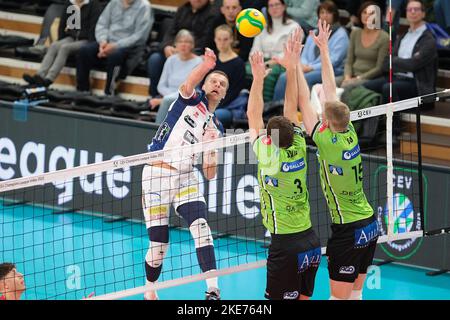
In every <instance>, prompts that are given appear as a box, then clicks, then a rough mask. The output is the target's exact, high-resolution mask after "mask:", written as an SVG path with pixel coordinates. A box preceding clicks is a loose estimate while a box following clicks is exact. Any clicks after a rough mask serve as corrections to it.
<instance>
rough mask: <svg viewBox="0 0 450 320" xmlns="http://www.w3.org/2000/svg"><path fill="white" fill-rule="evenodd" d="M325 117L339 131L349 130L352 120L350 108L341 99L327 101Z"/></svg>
mask: <svg viewBox="0 0 450 320" xmlns="http://www.w3.org/2000/svg"><path fill="white" fill-rule="evenodd" d="M324 112H325V117H326V119H327V120H328V122H329V123H331V126H332V127H333V128H334V129H335V130H337V131H344V130H347V128H348V124H349V122H350V109H349V108H348V106H347V105H346V104H345V103H342V102H339V101H333V102H325V110H324Z"/></svg>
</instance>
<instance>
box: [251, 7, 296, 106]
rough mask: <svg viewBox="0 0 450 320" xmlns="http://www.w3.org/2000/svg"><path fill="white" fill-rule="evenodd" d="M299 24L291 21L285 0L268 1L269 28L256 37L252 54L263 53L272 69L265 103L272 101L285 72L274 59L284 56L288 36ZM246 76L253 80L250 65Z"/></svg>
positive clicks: (265, 87)
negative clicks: (276, 85) (280, 77)
mask: <svg viewBox="0 0 450 320" xmlns="http://www.w3.org/2000/svg"><path fill="white" fill-rule="evenodd" d="M298 26H299V24H298V23H297V22H295V21H294V20H292V19H290V18H289V16H288V14H287V12H286V4H285V1H284V0H269V1H268V17H267V27H266V28H264V30H263V31H262V32H261V33H260V34H259V35H258V36H256V37H255V39H254V41H253V46H252V50H251V51H250V54H252V53H253V52H256V51H261V52H262V53H263V55H264V60H265V61H266V66H267V68H270V69H272V71H271V72H270V74H269V75H268V76H267V77H266V78H265V79H264V90H263V96H264V101H265V102H268V101H272V98H273V94H274V89H275V84H276V82H277V80H278V78H279V76H280V75H281V73H283V72H284V71H285V70H284V68H283V67H281V66H280V65H279V64H277V63H276V62H275V61H274V60H273V59H272V58H273V57H274V56H281V55H282V54H283V46H284V44H285V43H286V40H287V39H288V36H289V35H290V33H291V32H292V31H294V30H295V29H296V28H297V27H298ZM246 74H247V78H248V80H251V79H252V73H251V67H250V63H248V62H247V64H246Z"/></svg>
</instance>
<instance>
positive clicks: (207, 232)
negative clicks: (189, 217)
mask: <svg viewBox="0 0 450 320" xmlns="http://www.w3.org/2000/svg"><path fill="white" fill-rule="evenodd" d="M189 230H190V231H191V235H192V238H194V241H195V248H196V249H198V248H202V247H206V246H214V241H213V237H212V234H211V229H210V228H209V225H208V222H206V220H205V219H204V218H200V219H197V220H195V221H194V222H192V224H191V226H190V227H189Z"/></svg>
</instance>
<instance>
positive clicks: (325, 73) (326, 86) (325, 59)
mask: <svg viewBox="0 0 450 320" xmlns="http://www.w3.org/2000/svg"><path fill="white" fill-rule="evenodd" d="M317 25H318V28H319V34H318V35H317V36H316V35H315V34H314V32H313V31H311V32H310V36H311V37H312V39H313V40H314V43H315V44H316V46H317V47H318V48H319V49H320V59H321V62H322V85H323V91H324V93H325V101H337V95H336V79H335V77H334V69H333V64H332V63H331V58H330V50H329V47H328V39H329V38H330V35H331V27H330V25H329V24H328V23H327V22H326V21H325V20H319V22H318V23H317Z"/></svg>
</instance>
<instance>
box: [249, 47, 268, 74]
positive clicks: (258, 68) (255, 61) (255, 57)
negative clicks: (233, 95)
mask: <svg viewBox="0 0 450 320" xmlns="http://www.w3.org/2000/svg"><path fill="white" fill-rule="evenodd" d="M250 65H251V67H252V75H253V78H254V79H258V80H264V78H265V77H266V76H267V75H268V74H269V73H270V72H271V71H272V69H266V65H265V63H264V56H263V54H262V52H260V51H256V52H255V53H253V54H252V55H251V56H250Z"/></svg>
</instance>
